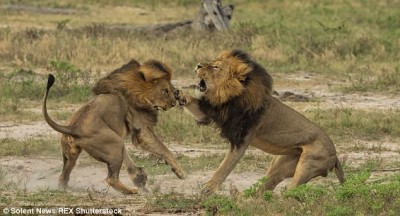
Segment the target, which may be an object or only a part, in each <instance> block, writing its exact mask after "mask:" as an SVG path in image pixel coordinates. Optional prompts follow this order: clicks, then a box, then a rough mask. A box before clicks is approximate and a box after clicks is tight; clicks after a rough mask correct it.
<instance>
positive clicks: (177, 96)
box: [174, 89, 189, 106]
mask: <svg viewBox="0 0 400 216" xmlns="http://www.w3.org/2000/svg"><path fill="white" fill-rule="evenodd" d="M174 95H175V99H176V100H177V101H178V103H179V105H180V106H185V105H186V104H187V103H188V102H189V99H188V98H187V97H186V96H185V95H184V94H183V92H182V91H181V90H178V89H176V90H175V92H174Z"/></svg>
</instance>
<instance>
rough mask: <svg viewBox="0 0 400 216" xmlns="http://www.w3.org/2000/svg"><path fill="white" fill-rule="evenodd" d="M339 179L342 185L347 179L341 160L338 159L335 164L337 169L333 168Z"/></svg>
mask: <svg viewBox="0 0 400 216" xmlns="http://www.w3.org/2000/svg"><path fill="white" fill-rule="evenodd" d="M333 170H334V172H335V174H336V176H337V178H338V179H339V182H340V184H343V183H344V181H345V179H344V172H343V169H342V165H341V164H340V161H339V159H338V158H337V157H336V162H335V167H334V168H333Z"/></svg>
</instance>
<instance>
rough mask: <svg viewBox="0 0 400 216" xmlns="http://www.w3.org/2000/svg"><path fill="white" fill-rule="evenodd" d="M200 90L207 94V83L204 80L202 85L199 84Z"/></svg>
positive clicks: (201, 82) (201, 81)
mask: <svg viewBox="0 0 400 216" xmlns="http://www.w3.org/2000/svg"><path fill="white" fill-rule="evenodd" d="M199 90H200V91H201V92H205V91H206V90H207V85H206V82H205V81H204V80H203V79H201V80H200V83H199Z"/></svg>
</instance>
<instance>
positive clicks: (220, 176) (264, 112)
mask: <svg viewBox="0 0 400 216" xmlns="http://www.w3.org/2000/svg"><path fill="white" fill-rule="evenodd" d="M195 72H196V74H197V77H198V78H199V79H200V82H199V84H198V89H199V90H200V92H202V96H201V97H199V98H195V97H192V96H188V95H184V94H183V93H182V92H179V96H178V100H179V103H180V104H181V105H183V106H184V107H185V108H186V109H187V110H188V111H189V112H190V113H191V114H192V115H193V116H194V117H195V118H196V120H197V121H198V122H199V123H200V124H210V123H213V124H215V125H216V126H217V127H218V128H219V129H220V133H221V136H222V137H224V138H226V139H227V140H228V141H229V142H230V144H231V145H230V151H229V153H228V154H227V155H226V157H225V159H224V160H223V162H222V163H221V165H220V166H219V167H218V169H217V171H216V172H215V174H214V175H213V176H212V178H211V179H210V180H209V181H208V182H206V183H205V185H204V188H203V190H204V192H211V191H214V190H216V189H217V188H218V187H219V186H220V185H221V184H222V182H223V181H224V180H225V179H226V177H227V176H228V175H229V173H230V172H231V171H232V170H233V169H234V167H235V165H236V164H237V163H238V161H239V159H240V158H241V157H242V156H243V154H244V153H245V151H246V149H247V148H248V147H249V145H252V146H254V147H256V148H258V149H260V150H262V151H264V152H267V153H270V154H274V155H277V156H275V158H274V159H273V161H272V162H271V166H270V168H269V170H268V171H267V177H268V181H267V183H266V184H265V185H262V186H261V188H260V189H259V193H262V192H263V191H265V190H267V189H268V190H273V189H274V188H275V187H276V185H278V184H279V183H280V182H281V181H282V180H284V179H285V178H289V177H293V180H292V182H291V185H290V187H295V186H298V185H300V184H305V183H307V182H308V181H309V180H310V179H312V178H314V177H316V176H327V174H328V171H332V169H333V170H334V171H335V173H336V175H337V177H338V179H339V181H340V182H341V183H343V181H344V174H343V170H342V167H341V165H340V162H339V160H338V158H337V156H336V149H335V146H334V145H333V143H332V141H331V140H330V138H329V137H328V135H327V134H326V133H325V132H324V131H323V130H322V129H321V128H320V127H319V126H317V125H316V124H314V123H313V122H311V121H310V120H308V119H306V118H305V117H304V116H302V115H301V114H299V113H298V112H296V111H295V110H293V109H291V108H290V107H288V106H286V105H284V104H283V103H281V102H280V101H279V100H277V99H276V98H274V97H273V96H271V93H272V78H271V76H270V75H269V74H268V73H267V72H266V70H265V69H264V68H262V66H261V65H259V64H258V63H256V62H254V61H253V60H252V59H251V58H250V57H249V56H248V55H247V54H246V53H244V52H242V51H237V50H235V51H231V52H223V53H222V54H221V55H220V56H219V57H218V58H216V59H215V60H213V61H211V62H207V63H200V64H198V65H197V67H196V69H195Z"/></svg>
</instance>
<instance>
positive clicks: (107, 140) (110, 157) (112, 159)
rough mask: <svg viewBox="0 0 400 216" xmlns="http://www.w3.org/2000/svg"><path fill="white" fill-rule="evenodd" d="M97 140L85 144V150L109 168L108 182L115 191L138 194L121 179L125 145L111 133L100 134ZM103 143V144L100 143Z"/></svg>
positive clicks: (136, 190)
mask: <svg viewBox="0 0 400 216" xmlns="http://www.w3.org/2000/svg"><path fill="white" fill-rule="evenodd" d="M97 134H98V135H97V136H96V139H95V140H93V139H90V140H87V141H86V142H85V144H84V145H83V148H84V149H85V150H86V151H87V152H88V153H89V154H90V155H91V156H92V157H94V158H96V159H97V160H99V161H102V162H105V163H106V164H107V168H108V174H107V179H106V182H107V183H108V184H109V185H110V186H111V187H112V188H114V189H115V190H117V191H119V192H121V193H124V194H136V193H138V189H137V188H130V187H127V186H126V185H124V184H123V183H122V182H121V181H120V179H119V172H120V170H121V167H122V163H123V160H124V154H125V150H126V149H125V144H124V141H123V139H121V138H120V137H119V136H118V135H117V134H115V133H114V132H111V131H105V132H98V133H97ZM99 141H101V142H99Z"/></svg>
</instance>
